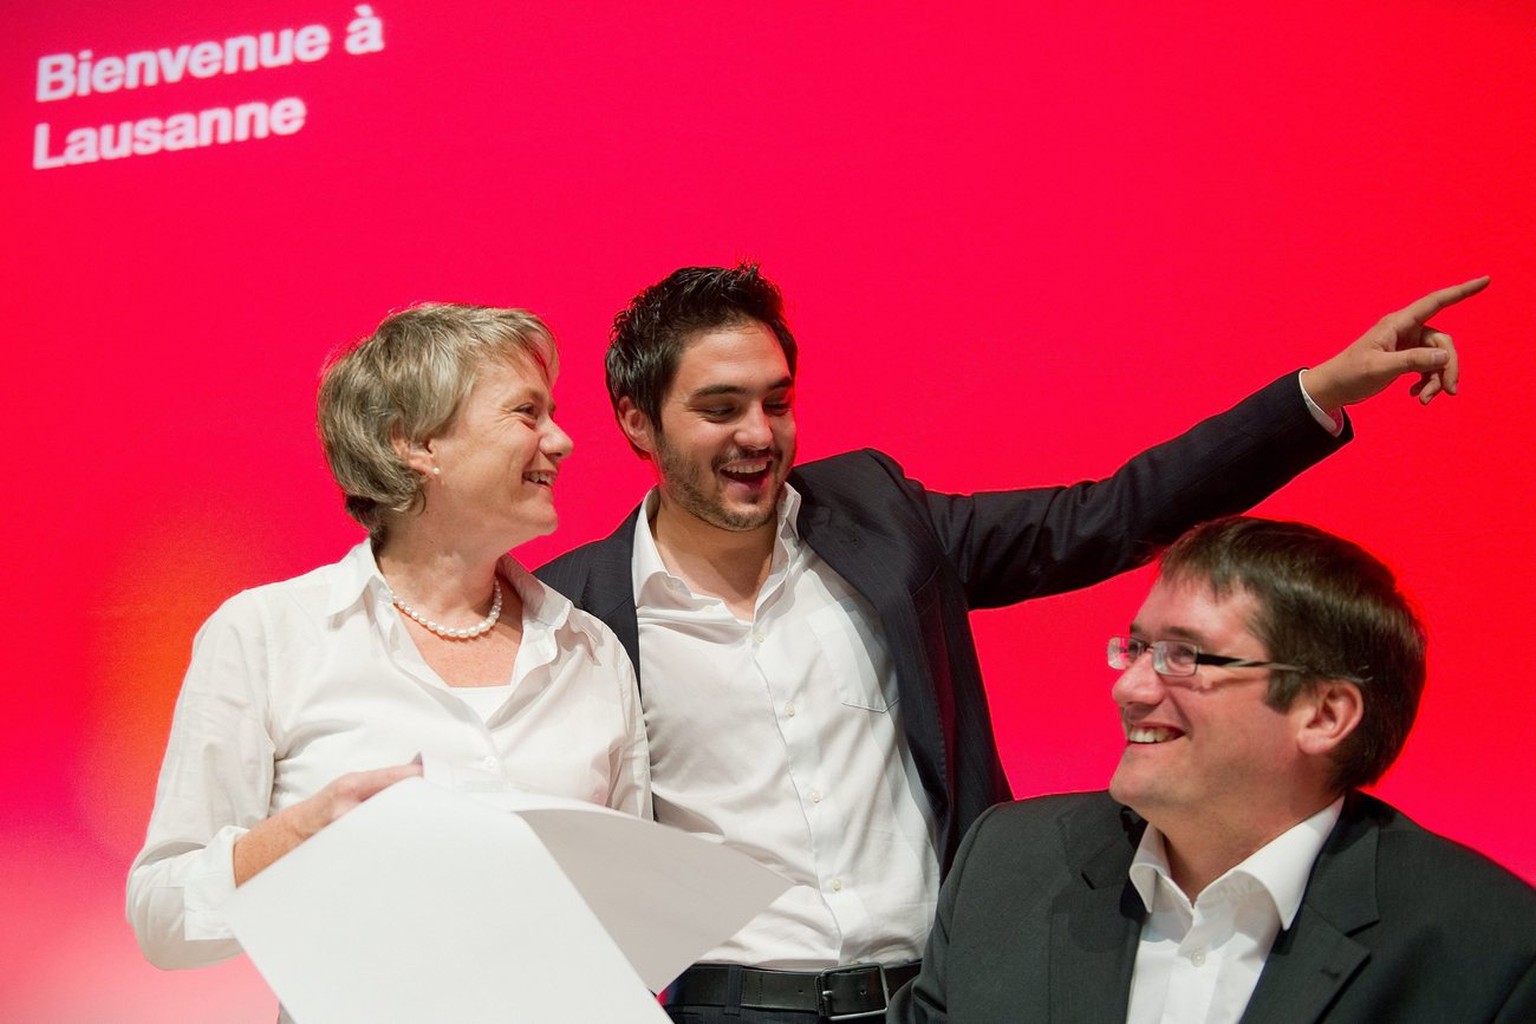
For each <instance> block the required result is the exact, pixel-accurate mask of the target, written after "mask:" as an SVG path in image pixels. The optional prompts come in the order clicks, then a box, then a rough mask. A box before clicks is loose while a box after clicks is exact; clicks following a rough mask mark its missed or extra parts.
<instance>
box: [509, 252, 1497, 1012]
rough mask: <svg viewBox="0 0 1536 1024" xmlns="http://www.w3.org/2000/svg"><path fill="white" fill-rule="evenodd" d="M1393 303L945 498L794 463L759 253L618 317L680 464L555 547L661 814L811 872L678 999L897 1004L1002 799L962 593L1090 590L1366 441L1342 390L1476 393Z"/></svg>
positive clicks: (622, 377) (617, 359)
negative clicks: (633, 711) (603, 647)
mask: <svg viewBox="0 0 1536 1024" xmlns="http://www.w3.org/2000/svg"><path fill="white" fill-rule="evenodd" d="M1486 283H1487V282H1486V279H1479V280H1476V281H1470V282H1467V283H1466V284H1464V285H1460V286H1458V287H1455V288H1448V289H1445V290H1443V291H1439V292H1435V293H1433V294H1432V295H1430V296H1427V297H1426V298H1424V299H1421V300H1420V301H1419V302H1417V303H1415V304H1414V305H1412V306H1410V307H1408V308H1407V309H1405V310H1401V311H1399V312H1397V313H1393V314H1391V315H1389V316H1388V317H1386V318H1384V319H1383V320H1382V321H1380V322H1379V323H1378V324H1377V325H1376V326H1375V327H1374V328H1372V329H1371V331H1369V332H1367V333H1366V334H1365V335H1364V336H1363V337H1361V338H1360V339H1359V340H1358V341H1356V342H1354V343H1353V344H1352V345H1350V346H1348V347H1347V348H1345V349H1344V350H1343V351H1342V352H1341V353H1339V355H1337V356H1335V357H1334V358H1333V359H1330V360H1328V361H1327V362H1325V363H1323V364H1322V365H1320V366H1318V367H1316V368H1314V369H1312V370H1309V371H1306V372H1305V374H1304V380H1303V382H1302V384H1301V385H1298V375H1297V374H1295V373H1290V374H1287V375H1286V376H1285V377H1283V378H1281V379H1280V380H1278V381H1276V382H1275V383H1273V384H1271V385H1270V386H1268V387H1266V388H1264V389H1263V390H1261V391H1259V392H1258V393H1257V394H1255V395H1254V396H1252V397H1251V398H1249V399H1247V400H1245V401H1244V402H1242V403H1240V404H1239V405H1238V406H1236V407H1235V408H1233V409H1232V410H1230V411H1229V412H1226V413H1223V414H1222V415H1220V416H1216V417H1213V418H1212V419H1209V420H1206V421H1205V422H1203V423H1201V424H1199V425H1197V426H1195V427H1194V428H1193V429H1192V430H1190V431H1189V432H1188V433H1186V434H1184V435H1183V436H1181V437H1179V438H1177V439H1175V440H1173V441H1170V442H1168V443H1167V444H1164V445H1160V446H1158V447H1156V448H1153V449H1151V450H1149V451H1147V452H1145V453H1143V454H1141V455H1139V456H1137V457H1136V458H1134V459H1132V460H1131V461H1130V462H1128V463H1127V464H1126V465H1125V466H1124V467H1123V468H1122V469H1121V470H1119V471H1118V472H1117V473H1115V474H1114V475H1113V476H1111V477H1109V478H1107V479H1105V480H1102V481H1099V482H1095V483H1086V484H1078V485H1075V486H1072V487H1057V488H1033V489H1027V490H1020V491H1013V492H1007V493H991V494H977V495H949V494H937V493H934V492H931V491H928V490H927V489H925V488H924V487H923V486H922V485H921V484H920V483H918V482H917V481H914V480H911V479H909V478H907V477H906V476H905V474H904V473H903V472H902V470H901V467H900V466H899V465H897V464H896V462H895V461H894V460H892V459H891V458H890V457H888V456H886V455H884V454H882V453H880V452H877V451H873V450H868V449H866V450H863V451H858V452H851V453H848V454H845V455H839V456H835V457H833V458H829V459H822V460H819V461H816V462H812V463H810V464H808V465H805V466H800V467H798V468H796V467H794V455H795V415H794V391H795V368H796V362H797V356H798V349H797V347H796V344H795V340H794V338H793V336H792V335H791V333H790V331H789V328H788V326H787V323H786V321H785V318H784V314H783V305H782V302H781V300H780V297H779V293H778V290H777V289H776V288H775V287H774V286H773V285H772V284H771V283H770V282H769V281H767V280H766V279H765V278H763V277H762V275H761V274H760V273H759V272H758V270H757V268H756V267H755V266H751V265H743V266H739V267H735V268H721V267H688V268H684V269H682V270H678V271H676V272H675V273H673V274H671V275H669V276H668V277H667V278H666V279H665V280H663V281H661V282H660V283H658V284H656V285H654V286H652V287H650V288H647V289H646V290H644V291H643V292H641V293H640V294H639V295H638V296H636V298H635V299H634V301H633V302H632V303H631V304H630V306H629V307H628V308H627V309H626V310H624V311H623V312H622V313H620V314H619V316H618V317H617V318H616V320H615V322H614V330H613V337H612V343H611V345H610V348H609V352H608V364H607V370H608V387H609V393H610V396H611V397H612V399H613V404H614V412H615V414H616V415H617V417H618V421H619V425H620V427H621V428H622V429H623V431H624V434H625V437H626V438H627V439H628V440H629V443H630V444H631V445H632V446H633V447H634V448H635V450H636V451H637V452H639V453H640V454H641V455H642V456H643V457H646V458H648V459H650V460H651V461H652V462H653V463H654V464H655V466H656V470H657V487H656V489H655V490H654V491H653V492H652V493H651V494H650V495H649V496H648V497H647V498H646V499H645V501H644V502H643V503H642V505H641V507H640V508H639V509H637V510H636V512H635V513H634V514H633V515H631V516H629V517H627V518H626V519H625V520H624V522H623V523H621V524H620V526H619V528H618V529H617V530H616V531H615V532H614V533H613V534H612V535H611V536H610V537H608V538H607V539H605V540H601V541H597V542H595V543H592V544H588V545H586V546H584V547H582V548H578V549H577V550H575V551H573V552H571V553H569V554H567V555H565V556H563V557H561V558H559V559H556V560H555V561H554V562H552V563H550V564H549V565H548V566H546V567H545V568H544V569H542V570H541V571H540V573H539V575H540V576H541V577H543V579H544V580H545V581H546V582H548V583H550V584H551V585H552V586H554V587H555V588H556V589H558V590H560V591H562V592H563V593H565V594H567V595H568V596H570V597H571V598H572V600H574V601H575V602H576V603H577V605H579V606H580V607H582V608H584V609H586V610H587V611H590V612H592V613H594V614H596V615H598V616H599V617H600V618H602V619H603V620H604V621H605V622H606V623H607V624H608V625H609V626H610V627H611V628H613V630H614V631H615V632H616V633H617V634H618V636H619V638H620V639H621V641H623V643H624V644H625V646H626V648H627V649H628V650H629V653H630V657H631V658H632V659H633V660H634V662H635V665H636V668H637V670H638V672H639V676H640V684H641V696H642V700H643V702H644V706H645V711H646V723H647V732H648V734H649V737H650V742H651V768H652V785H653V792H654V797H655V806H656V816H657V819H658V820H660V821H663V822H666V823H668V824H671V825H675V826H677V827H680V828H685V829H688V830H690V831H694V832H700V833H705V834H710V835H716V836H719V837H721V838H722V839H723V840H724V841H725V842H727V843H729V844H731V845H732V846H735V847H736V848H738V849H741V850H744V851H746V852H747V853H749V854H751V855H752V856H754V857H756V858H758V859H759V860H760V861H762V862H763V863H765V864H768V865H769V866H771V867H774V868H776V869H778V870H779V871H781V872H783V873H784V874H785V875H786V876H788V877H789V878H791V879H792V880H793V882H794V884H793V886H792V888H791V889H790V891H789V892H788V893H787V894H786V895H785V896H783V897H782V898H780V899H779V900H778V901H776V902H775V903H774V905H773V906H772V907H770V908H769V910H768V911H766V912H765V913H764V914H762V915H760V916H759V917H758V918H756V919H755V920H754V921H753V922H751V923H750V924H749V925H748V926H747V927H746V928H744V929H743V930H742V931H741V932H740V933H738V934H737V935H736V936H735V937H734V938H732V939H731V940H730V941H729V942H727V943H725V944H724V945H723V946H721V947H719V948H718V949H716V950H714V951H712V952H711V953H710V954H709V955H708V956H707V957H706V960H707V962H706V963H703V964H699V965H696V966H695V967H694V968H692V969H690V970H689V971H688V972H687V973H685V974H684V975H683V977H682V978H681V979H680V980H679V982H678V983H677V984H676V985H674V987H673V989H672V990H671V992H670V993H669V1000H670V1002H669V1012H671V1013H672V1014H673V1016H674V1018H675V1019H677V1020H680V1021H682V1020H688V1021H726V1020H729V1021H730V1022H732V1024H767V1022H769V1021H773V1022H777V1021H817V1020H821V1019H826V1018H827V1017H830V1016H840V1015H845V1014H869V1013H877V1012H879V1011H880V1010H881V1009H882V1008H883V1007H884V1005H885V993H886V992H887V991H891V990H894V989H895V988H896V987H897V986H898V985H899V984H900V983H901V982H902V981H904V980H906V979H907V978H908V977H910V976H911V975H912V974H913V973H914V972H915V970H916V965H915V960H916V958H917V956H918V955H919V953H920V952H921V949H922V944H923V939H924V936H925V935H926V934H927V929H928V926H929V923H930V922H931V920H932V910H933V906H934V901H935V899H936V898H937V893H938V887H939V882H940V878H941V875H942V872H943V871H944V870H945V869H946V868H947V867H948V865H949V863H950V861H951V860H952V859H953V857H954V853H955V849H956V847H957V845H958V843H959V839H960V836H961V835H962V834H963V833H964V831H965V829H966V828H967V827H968V826H969V824H970V823H971V822H972V821H974V820H975V819H976V817H977V816H978V815H979V814H980V813H981V812H982V811H983V810H984V809H986V808H987V807H989V806H990V805H992V804H994V803H996V802H997V801H999V800H1005V799H1007V798H1008V796H1009V791H1008V784H1007V780H1006V779H1005V778H1004V775H1003V770H1002V766H1001V764H1000V763H999V761H998V756H997V749H996V745H995V742H994V740H993V737H992V728H991V723H990V719H989V716H988V712H987V703H986V694H985V692H984V690H983V687H982V682H981V671H980V667H979V665H978V663H977V658H976V650H975V645H974V642H973V640H972V637H971V631H970V626H969V622H968V618H967V616H968V614H969V612H970V610H971V609H973V608H987V607H998V606H1001V605H1007V604H1012V603H1015V602H1018V601H1023V600H1026V599H1028V598H1032V597H1039V596H1043V595H1047V594H1054V593H1060V592H1062V591H1066V590H1072V589H1076V588H1078V587H1085V586H1089V585H1090V584H1093V583H1097V582H1099V581H1101V580H1104V579H1107V578H1109V577H1110V576H1113V575H1115V574H1116V573H1119V572H1121V571H1123V570H1125V569H1129V568H1132V567H1134V566H1136V565H1139V564H1141V563H1143V562H1144V561H1146V559H1147V558H1149V557H1150V555H1151V554H1152V552H1153V551H1154V550H1155V549H1156V548H1157V547H1158V546H1160V545H1163V544H1167V543H1168V542H1170V541H1172V540H1173V539H1174V538H1176V537H1177V536H1178V535H1179V534H1180V533H1181V532H1183V530H1185V529H1186V528H1187V527H1189V526H1190V525H1192V524H1193V523H1195V522H1198V521H1200V520H1201V519H1206V518H1210V517H1212V516H1216V515H1222V514H1227V513H1231V512H1237V511H1241V510H1243V509H1246V508H1248V507H1250V506H1252V505H1253V504H1254V503H1256V502H1258V501H1259V500H1260V499H1262V498H1263V497H1265V496H1266V495H1268V494H1269V493H1271V492H1272V491H1274V490H1275V489H1276V488H1278V487H1280V486H1281V485H1282V484H1284V483H1285V482H1286V481H1288V480H1289V479H1291V477H1293V476H1294V475H1296V474H1297V473H1299V472H1300V471H1301V470H1302V469H1304V468H1306V467H1307V466H1309V465H1311V464H1312V463H1314V462H1316V461H1317V460H1319V459H1321V458H1323V457H1324V456H1326V455H1327V454H1329V453H1330V452H1332V451H1334V450H1335V449H1337V448H1338V447H1339V446H1340V445H1341V444H1342V443H1343V442H1344V441H1347V440H1348V439H1349V428H1348V425H1347V424H1346V423H1345V421H1344V417H1343V414H1342V408H1343V406H1344V405H1346V404H1348V403H1351V402H1355V401H1359V400H1361V399H1363V398H1366V397H1368V396H1370V395H1373V394H1376V393H1377V392H1379V391H1381V390H1382V389H1383V388H1385V387H1386V386H1387V385H1388V384H1389V383H1390V382H1391V381H1393V380H1395V379H1396V378H1397V377H1398V376H1399V375H1401V374H1403V373H1418V374H1420V375H1421V377H1420V380H1419V382H1418V383H1417V384H1416V385H1415V387H1414V388H1413V391H1414V393H1415V394H1417V395H1418V396H1419V398H1420V400H1421V401H1428V400H1429V398H1431V397H1433V396H1434V395H1435V394H1436V393H1438V392H1439V391H1441V390H1449V391H1452V392H1454V390H1455V381H1456V356H1455V350H1454V348H1453V347H1452V346H1451V344H1450V339H1449V338H1448V337H1446V336H1445V335H1444V334H1441V333H1440V332H1439V331H1436V330H1434V329H1433V328H1431V327H1428V326H1427V325H1426V321H1427V320H1428V319H1429V317H1430V316H1431V315H1433V314H1434V313H1435V312H1437V311H1438V310H1440V309H1442V308H1444V307H1445V306H1447V305H1450V304H1451V303H1454V302H1458V301H1460V300H1461V299H1463V298H1466V297H1467V296H1469V295H1472V294H1475V293H1476V292H1478V291H1480V290H1481V289H1482V288H1483V286H1484V285H1485V284H1486Z"/></svg>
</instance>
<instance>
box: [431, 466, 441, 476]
mask: <svg viewBox="0 0 1536 1024" xmlns="http://www.w3.org/2000/svg"><path fill="white" fill-rule="evenodd" d="M432 475H433V476H442V475H443V467H442V466H433V467H432Z"/></svg>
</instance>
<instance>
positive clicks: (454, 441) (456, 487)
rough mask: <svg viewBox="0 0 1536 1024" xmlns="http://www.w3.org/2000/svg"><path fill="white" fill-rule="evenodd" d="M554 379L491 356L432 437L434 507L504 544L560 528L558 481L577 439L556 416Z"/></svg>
mask: <svg viewBox="0 0 1536 1024" xmlns="http://www.w3.org/2000/svg"><path fill="white" fill-rule="evenodd" d="M551 383H552V382H551V381H550V380H548V379H547V378H546V376H545V374H544V372H543V370H542V369H540V368H539V367H538V366H537V365H535V364H534V363H533V362H532V361H530V360H528V359H522V358H518V359H514V360H512V361H510V362H504V361H500V360H496V361H492V362H488V363H486V364H485V365H484V366H482V367H481V368H480V369H479V371H478V373H477V374H476V377H475V384H474V387H473V388H471V389H470V392H469V396H468V397H467V398H465V400H464V403H463V405H462V406H461V407H460V408H459V411H458V415H457V416H456V417H455V418H454V420H453V422H452V423H451V424H449V426H448V429H447V430H445V431H443V432H441V433H440V434H439V435H438V436H436V437H433V438H429V439H428V440H427V441H426V443H425V445H424V447H423V449H421V451H422V453H423V455H424V456H425V458H424V460H423V461H424V465H423V467H422V472H423V473H426V474H430V476H429V478H428V479H429V487H428V497H427V502H428V513H429V514H432V515H434V516H436V517H439V521H440V522H441V523H442V524H443V525H442V527H440V528H444V529H451V530H455V531H460V530H462V531H469V532H472V533H474V534H482V533H483V534H484V535H486V536H487V538H488V543H489V544H491V545H492V546H494V547H496V548H497V549H499V550H503V551H505V550H506V549H507V548H511V547H516V546H517V545H518V544H521V543H523V542H524V541H527V540H532V539H533V538H534V537H541V536H543V535H544V534H547V533H550V532H551V531H553V530H554V528H555V525H556V523H557V521H558V520H557V517H556V515H555V500H554V493H553V491H554V483H555V477H556V476H557V475H558V473H559V467H560V462H561V460H563V459H564V458H565V457H566V456H567V455H569V454H570V452H571V439H570V437H568V436H567V435H566V433H565V431H563V430H561V429H560V427H559V426H558V425H557V424H556V423H555V421H554V411H555V406H554V400H553V399H552V397H551V395H550V385H551Z"/></svg>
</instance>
